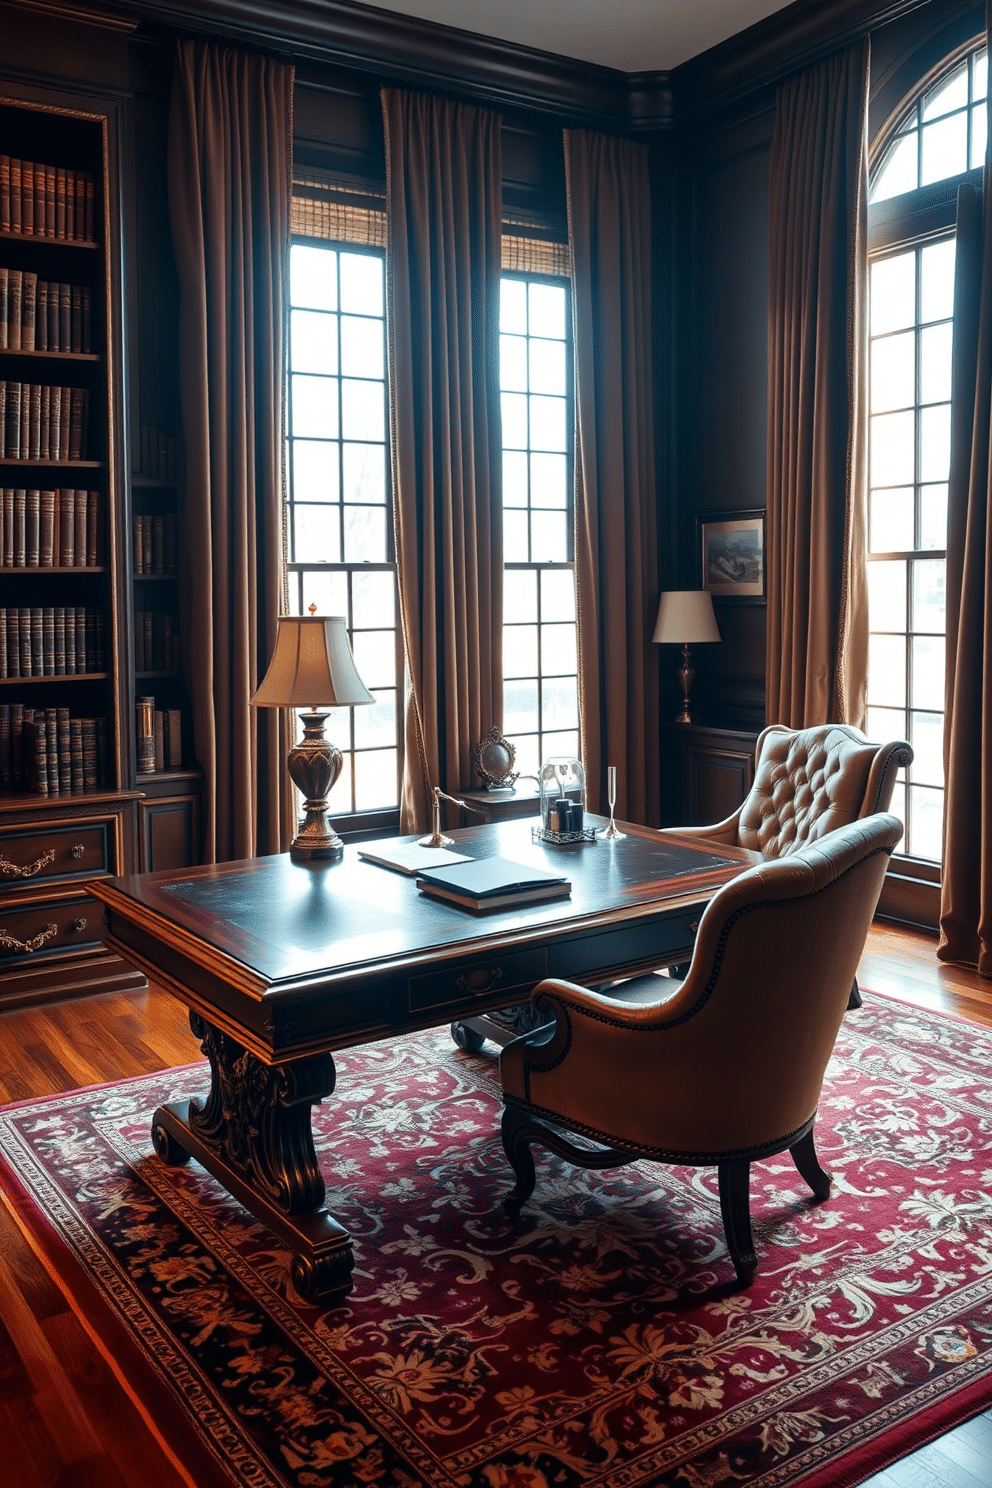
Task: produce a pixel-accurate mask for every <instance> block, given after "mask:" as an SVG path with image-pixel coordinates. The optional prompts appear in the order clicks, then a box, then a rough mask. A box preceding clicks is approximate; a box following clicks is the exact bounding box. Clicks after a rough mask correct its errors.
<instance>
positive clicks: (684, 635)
mask: <svg viewBox="0 0 992 1488" xmlns="http://www.w3.org/2000/svg"><path fill="white" fill-rule="evenodd" d="M651 639H652V640H653V641H657V642H658V644H659V645H666V644H668V643H669V642H672V643H674V644H675V645H678V646H683V645H685V644H686V643H688V644H689V645H695V646H698V645H702V644H704V643H705V642H707V641H718V640H719V639H720V632H719V630H718V629H717V623H716V616H715V615H714V613H713V601H712V599H711V598H710V592H709V590H708V589H668V590H666V592H665V593H664V594H663V595H662V596H661V602H660V604H659V605H658V619H657V620H656V622H655V627H654V635H653V636H652V637H651Z"/></svg>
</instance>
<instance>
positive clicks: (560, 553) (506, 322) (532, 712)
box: [500, 273, 579, 774]
mask: <svg viewBox="0 0 992 1488" xmlns="http://www.w3.org/2000/svg"><path fill="white" fill-rule="evenodd" d="M500 333H501V334H500V389H501V396H502V410H503V561H504V629H503V732H504V734H505V735H506V737H507V738H508V739H509V740H510V742H511V743H512V744H513V746H514V749H515V751H516V767H517V769H518V770H520V771H521V772H522V773H524V774H536V773H537V771H538V769H539V767H540V764H541V761H542V760H543V759H545V758H547V756H549V755H552V754H569V755H577V754H578V753H579V702H578V665H577V659H576V632H575V575H574V564H573V550H572V510H573V502H572V471H573V463H572V462H573V418H574V412H573V399H572V345H571V305H570V302H569V284H568V281H567V280H564V279H560V278H552V277H545V276H537V275H532V274H505V273H504V275H503V279H502V286H501V295H500Z"/></svg>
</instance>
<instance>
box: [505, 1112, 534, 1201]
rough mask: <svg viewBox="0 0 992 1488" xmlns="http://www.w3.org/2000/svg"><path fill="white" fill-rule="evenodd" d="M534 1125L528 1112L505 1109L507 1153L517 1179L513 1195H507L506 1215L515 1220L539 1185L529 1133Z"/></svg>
mask: <svg viewBox="0 0 992 1488" xmlns="http://www.w3.org/2000/svg"><path fill="white" fill-rule="evenodd" d="M530 1126H532V1123H531V1121H530V1118H529V1117H528V1116H527V1115H526V1113H525V1112H523V1111H518V1110H517V1109H516V1108H515V1107H514V1106H506V1107H505V1108H504V1111H503V1121H502V1127H501V1133H502V1137H503V1151H504V1152H505V1153H506V1156H507V1160H508V1162H509V1164H510V1166H511V1168H512V1169H513V1176H514V1177H515V1178H516V1180H517V1181H516V1184H515V1185H514V1188H513V1192H512V1193H509V1194H507V1196H506V1198H505V1199H504V1200H503V1212H504V1213H505V1214H508V1215H509V1216H510V1218H511V1219H516V1218H517V1215H518V1214H519V1213H520V1211H521V1209H522V1208H523V1206H524V1204H526V1202H527V1200H528V1199H529V1198H530V1196H531V1194H532V1193H533V1192H534V1185H535V1183H536V1182H537V1174H536V1173H535V1171H534V1157H533V1154H532V1152H531V1150H530V1134H529V1133H528V1131H527V1128H528V1127H530Z"/></svg>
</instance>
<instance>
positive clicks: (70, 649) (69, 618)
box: [65, 605, 82, 677]
mask: <svg viewBox="0 0 992 1488" xmlns="http://www.w3.org/2000/svg"><path fill="white" fill-rule="evenodd" d="M76 670H77V669H76V607H75V605H66V607H65V675H66V676H67V677H74V676H75V675H76ZM79 671H82V667H80V668H79Z"/></svg>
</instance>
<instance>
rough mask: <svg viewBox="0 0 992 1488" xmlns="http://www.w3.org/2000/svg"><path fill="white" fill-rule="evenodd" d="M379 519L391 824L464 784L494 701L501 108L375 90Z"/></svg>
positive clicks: (420, 817)
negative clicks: (384, 525)
mask: <svg viewBox="0 0 992 1488" xmlns="http://www.w3.org/2000/svg"><path fill="white" fill-rule="evenodd" d="M382 111H383V118H384V121H385V129H386V197H387V244H386V283H387V291H386V293H387V300H386V334H387V343H388V347H389V389H390V392H389V396H390V415H391V436H392V470H393V504H394V530H395V534H396V562H397V570H398V575H399V594H400V614H401V620H402V625H403V640H404V647H405V651H406V662H407V670H408V695H407V708H406V720H405V740H406V765H405V771H404V779H403V791H402V799H401V803H400V830H401V831H402V832H415V831H420V830H422V829H423V828H424V827H425V826H426V825H427V824H428V820H429V817H428V805H427V803H428V799H429V796H430V790H431V787H432V786H433V785H439V786H440V787H441V788H442V789H443V790H446V791H453V792H455V793H457V792H458V791H459V790H466V789H468V788H469V787H470V786H471V785H472V757H471V749H472V745H473V744H477V743H478V742H479V741H480V740H481V739H482V737H483V735H484V734H486V733H487V732H488V730H489V729H490V728H491V727H492V725H493V724H494V723H495V724H498V725H501V724H502V716H503V680H502V679H503V643H502V628H503V588H502V585H503V543H502V511H501V485H500V464H501V460H502V443H501V436H500V420H499V388H498V383H497V368H498V365H499V343H498V335H499V322H498V307H499V277H500V231H501V213H500V197H501V176H502V156H501V136H500V129H501V121H500V117H499V115H498V114H493V113H490V112H488V111H487V110H485V109H478V108H472V107H469V106H468V105H465V104H459V103H452V102H450V101H449V100H447V99H443V98H434V97H430V96H428V95H426V94H419V93H407V92H403V91H399V90H397V89H394V88H384V89H383V90H382Z"/></svg>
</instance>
